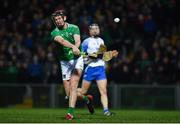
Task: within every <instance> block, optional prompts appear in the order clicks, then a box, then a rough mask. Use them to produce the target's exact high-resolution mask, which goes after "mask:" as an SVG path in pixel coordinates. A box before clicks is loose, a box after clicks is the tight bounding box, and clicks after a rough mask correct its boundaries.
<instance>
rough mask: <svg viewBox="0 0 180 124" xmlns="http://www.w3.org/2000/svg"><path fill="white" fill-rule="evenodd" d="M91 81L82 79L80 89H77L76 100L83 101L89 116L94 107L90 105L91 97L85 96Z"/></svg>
mask: <svg viewBox="0 0 180 124" xmlns="http://www.w3.org/2000/svg"><path fill="white" fill-rule="evenodd" d="M90 85H91V81H87V80H85V79H83V81H82V86H81V88H78V91H77V92H78V99H80V100H83V101H85V103H86V105H87V107H88V110H89V112H90V113H91V114H93V113H94V107H93V105H92V101H93V96H92V95H85V94H86V93H87V91H88V89H89V88H90Z"/></svg>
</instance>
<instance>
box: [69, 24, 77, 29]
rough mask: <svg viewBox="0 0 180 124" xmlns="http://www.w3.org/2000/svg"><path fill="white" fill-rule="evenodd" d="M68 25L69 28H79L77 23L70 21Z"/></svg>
mask: <svg viewBox="0 0 180 124" xmlns="http://www.w3.org/2000/svg"><path fill="white" fill-rule="evenodd" d="M68 27H69V28H79V27H78V26H77V25H75V24H70V23H68Z"/></svg>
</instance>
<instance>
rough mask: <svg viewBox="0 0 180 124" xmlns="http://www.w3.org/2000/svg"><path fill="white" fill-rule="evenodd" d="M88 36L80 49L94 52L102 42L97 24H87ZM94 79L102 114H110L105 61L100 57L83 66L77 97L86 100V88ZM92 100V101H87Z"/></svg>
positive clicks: (91, 107)
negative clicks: (99, 96)
mask: <svg viewBox="0 0 180 124" xmlns="http://www.w3.org/2000/svg"><path fill="white" fill-rule="evenodd" d="M89 34H90V37H89V38H87V39H85V40H84V41H83V43H82V49H83V51H84V52H86V53H87V54H92V53H96V52H98V50H99V47H100V45H101V44H104V41H103V39H101V38H100V37H99V34H100V28H99V26H98V24H96V23H93V24H91V25H90V26H89ZM93 80H95V81H96V83H97V86H98V89H99V92H100V95H101V103H102V106H103V112H104V115H106V116H110V115H112V113H111V112H110V111H109V108H108V97H107V78H106V72H105V62H104V61H103V60H102V58H96V59H93V60H92V61H91V62H90V63H88V64H87V67H86V68H85V71H84V75H83V81H82V86H81V88H78V97H79V98H81V99H83V100H86V99H87V97H89V96H88V95H87V96H86V95H85V94H86V93H87V91H88V89H89V88H90V85H91V82H92V81H93ZM89 102H92V101H89ZM88 109H89V110H90V113H92V114H93V113H94V108H93V106H92V104H91V105H89V106H88Z"/></svg>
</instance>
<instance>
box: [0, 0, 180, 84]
mask: <svg viewBox="0 0 180 124" xmlns="http://www.w3.org/2000/svg"><path fill="white" fill-rule="evenodd" d="M179 3H180V2H179V0H113V1H111V0H76V1H74V0H64V1H58V0H16V1H12V0H5V1H1V4H0V83H23V84H24V83H41V84H49V83H60V82H61V75H60V67H59V63H58V60H57V58H56V57H57V53H56V50H55V49H56V46H55V45H54V43H53V41H51V39H50V32H51V31H52V29H53V28H54V25H53V23H52V21H51V19H50V15H51V13H52V12H53V11H54V10H55V9H57V8H64V9H66V10H67V13H68V15H67V16H68V22H69V23H73V24H76V25H78V26H79V27H80V31H81V38H82V41H83V39H85V38H86V37H88V25H89V24H91V23H92V22H97V23H98V24H99V25H100V27H101V37H102V38H103V39H104V40H105V44H106V45H107V46H108V49H109V50H112V49H117V50H118V51H119V52H120V54H119V56H118V58H116V59H113V60H112V61H111V62H109V64H108V68H107V75H108V80H109V82H110V83H112V82H114V83H118V84H161V85H174V84H180V17H179V12H180V6H179V5H180V4H179ZM115 17H119V18H120V19H121V21H120V22H119V23H115V22H113V19H114V18H115Z"/></svg>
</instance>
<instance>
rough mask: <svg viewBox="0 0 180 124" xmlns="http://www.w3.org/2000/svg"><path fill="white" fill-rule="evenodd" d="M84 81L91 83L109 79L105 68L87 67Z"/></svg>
mask: <svg viewBox="0 0 180 124" xmlns="http://www.w3.org/2000/svg"><path fill="white" fill-rule="evenodd" d="M83 79H84V80H86V81H89V82H91V81H93V80H104V79H107V78H106V71H105V67H104V66H97V67H86V69H85V71H84V75H83Z"/></svg>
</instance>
